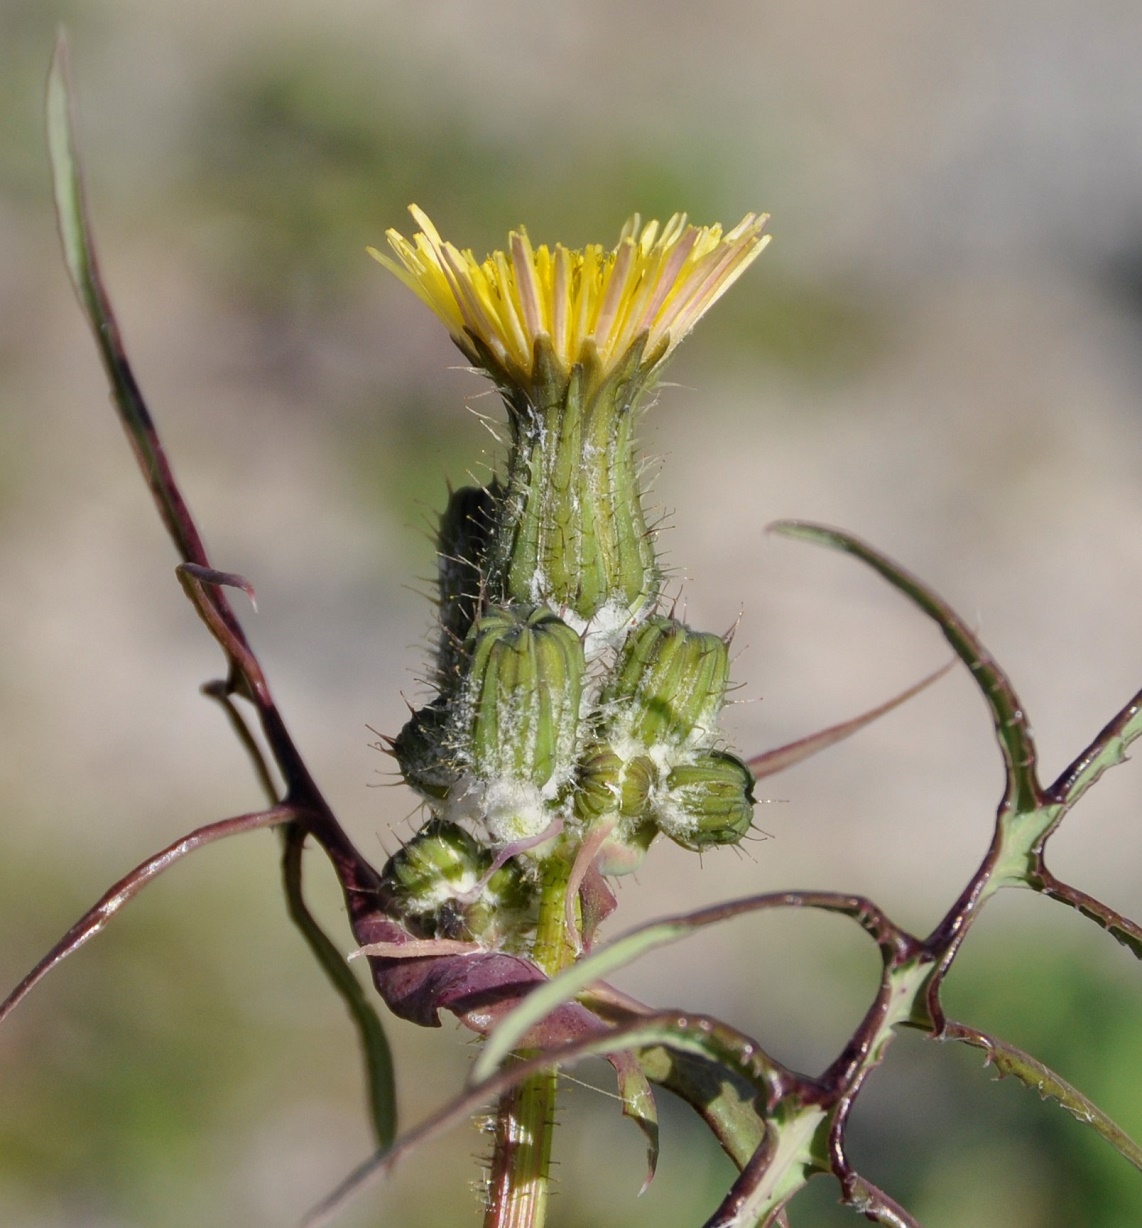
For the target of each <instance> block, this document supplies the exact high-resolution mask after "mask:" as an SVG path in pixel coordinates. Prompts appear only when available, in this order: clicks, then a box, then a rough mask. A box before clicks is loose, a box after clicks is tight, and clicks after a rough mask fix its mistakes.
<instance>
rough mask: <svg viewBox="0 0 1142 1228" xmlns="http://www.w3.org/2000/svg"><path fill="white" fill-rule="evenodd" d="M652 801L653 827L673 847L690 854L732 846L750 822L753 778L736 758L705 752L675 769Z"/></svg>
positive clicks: (751, 818) (747, 829)
mask: <svg viewBox="0 0 1142 1228" xmlns="http://www.w3.org/2000/svg"><path fill="white" fill-rule="evenodd" d="M657 802H658V804H657V805H656V807H655V818H656V820H657V822H658V826H659V828H660V829H661V831H662V832H663V834H664V835H667V836H669V837H670V839H671V840H673V841H674V842H675V844H680V845H681V846H682V847H683V848H685V849H690V850H692V851H693V852H701V851H702V850H703V849H705V848H709V847H710V846H711V845H717V844H737V843H738V841H739V840H741V838H742V837H743V836H744V835H745V834H746V832H747V831H749V827H750V823H751V822H752V821H753V803H754V797H753V776H752V775H751V773H750V770H749V768H748V767H746V765H745V764H744V763H743V762H742V761H741V760H740V759H738V758H737V757H736V756H734V755H731V754H727V753H726V752H725V751H709V752H708V753H706V754H702V755H699V756H697V757H696V758H695V759H694V760H693V762H691V763H685V764H680V765H679V766H678V767H676V768H674V769H673V771H671V772H670V774H669V775H668V776H667V778H666V793H665V795H661V796H659V798H658V799H657Z"/></svg>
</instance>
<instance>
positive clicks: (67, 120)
mask: <svg viewBox="0 0 1142 1228" xmlns="http://www.w3.org/2000/svg"><path fill="white" fill-rule="evenodd" d="M47 125H48V154H49V158H50V161H51V167H52V186H53V190H54V193H55V206H56V217H57V220H58V223H59V232H60V238H61V240H62V241H63V250H64V259H65V261H66V263H67V269H68V273H69V274H70V276H71V281H72V284H73V285H74V287H75V292H76V294H77V295H78V297H79V302H80V306H81V307H82V308H83V313H84V315H85V316H86V317H87V322H88V324H89V325H90V327H91V332H92V335H93V336H94V338H95V344H96V347H97V348H98V350H99V357H100V359H101V361H102V363H103V367H104V370H105V371H106V372H107V378H108V380H109V382H110V384H111V391H112V394H113V397H114V400H115V406H116V408H117V410H118V411H119V417H120V419H121V421H122V423H123V426H124V428H125V430H126V432H127V437H128V438H129V439H130V441H131V445H132V447H133V448H134V451H135V457H136V459H137V460H138V462H139V467H140V468H141V469H142V470H143V475H144V477H145V478H146V480H147V485H148V486H149V487H150V490H151V495H152V497H153V498H154V500H155V503H156V505H157V506H158V509H159V514H160V515H161V516H162V518H163V523H164V525H165V526H166V529H167V532H168V533H169V534H170V536H171V538H172V539H173V541H174V543H175V546H176V548H177V550H178V552H179V556H180V557H181V558H182V560H183V562H189V563H197V564H201V565H203V566H209V562H208V560H207V557H206V551H205V549H204V547H203V545H202V539H201V538H200V537H199V535H198V530H197V529H196V528H195V525H194V522H193V521H192V520H191V517H190V513H189V512H188V511H187V509H186V505H185V504H184V503H183V501H182V497H181V495H180V494H179V492H178V488H177V486H176V485H175V482H174V478H173V476H172V474H171V469H170V465H169V463H168V461H167V458H166V453H165V452H164V451H163V447H162V444H161V443H160V441H159V438H158V435H157V433H156V432H155V426H154V423H153V421H152V420H151V415H150V412H149V411H148V409H147V406H146V403H145V402H144V400H143V395H142V393H141V392H140V391H139V385H138V383H137V382H136V380H135V376H134V373H133V371H132V370H131V364H130V363H129V362H128V360H127V354H126V351H125V349H124V347H123V341H122V338H121V336H120V334H119V326H118V323H117V322H116V320H115V314H114V312H113V311H112V308H111V301H110V299H109V298H108V296H107V292H106V290H105V289H104V286H103V280H102V277H101V276H100V272H99V261H98V257H97V255H96V252H95V244H94V241H93V239H92V231H91V222H90V219H89V217H88V212H87V201H86V198H85V195H84V189H83V168H82V165H81V162H80V158H79V152H78V149H77V146H76V139H75V121H74V115H73V107H72V93H71V85H70V69H69V65H68V54H67V40H66V38H65V37H64V36H63V34H62V33H61V34H60V35H59V37H58V39H57V40H56V46H55V53H54V54H53V56H52V65H51V71H50V73H49V74H48V94H47ZM222 604H223V605H224V604H225V603H224V602H223V603H222ZM231 618H232V616H231Z"/></svg>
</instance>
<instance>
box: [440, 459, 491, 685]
mask: <svg viewBox="0 0 1142 1228" xmlns="http://www.w3.org/2000/svg"><path fill="white" fill-rule="evenodd" d="M501 493H502V492H501V491H500V488H499V485H498V483H495V482H493V483H492V485H491V486H488V487H482V486H463V487H461V488H460V489H459V490H455V491H453V492H452V494H451V496H450V497H449V499H448V507H447V509H446V510H445V512H444V515H443V516H442V517H441V518H440V529H439V532H438V533H437V537H436V573H437V589H438V591H439V595H440V596H439V606H440V639H439V642H438V644H437V661H436V683H437V686H439V687H440V689H441V691H443V692H445V693H447V692H448V691H449V690H450V689H452V688H454V687H455V685H456V682H457V680H458V677H459V674H460V668H461V664H462V662H463V644H464V638H465V637H466V636H467V634H468V632H469V630H471V627H472V623H473V622H475V620H476V615H477V613H478V612H479V608H480V603H481V601H482V600H483V598H484V593H485V585H486V581H485V577H486V569H487V554H488V545H489V540H490V538H491V534H492V529H493V526H494V523H495V517H496V508H497V505H498V499H499V497H500V494H501Z"/></svg>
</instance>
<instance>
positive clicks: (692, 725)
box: [601, 615, 729, 747]
mask: <svg viewBox="0 0 1142 1228" xmlns="http://www.w3.org/2000/svg"><path fill="white" fill-rule="evenodd" d="M728 682H729V651H728V649H727V648H726V644H725V641H724V640H723V639H722V638H721V637H720V636H717V635H714V634H712V633H710V632H705V631H692V630H691V629H690V628H689V627H687V626H686V625H685V623H680V622H677V621H676V620H675V619H672V618H664V617H662V616H660V615H656V616H654V617H652V618H648V619H647V620H646V621H645V622H644V623H643V624H642V625H641V626H640V627H636V628H635V630H634V631H632V632H631V633H630V635H629V636H627V639H626V641H625V643H624V644H623V647H622V651H621V653H620V654H619V659H618V662H617V664H616V667H615V672H614V674H613V675H612V677H611V679H610V681H609V682H608V683H607V685H606V687H605V688H604V689H603V693H602V696H601V702H602V704H603V705H605V706H606V708H607V709H609V714H608V715H609V726H610V728H611V729H613V730H614V731H615V733H616V734H618V735H620V736H622V737H626V738H630V739H632V740H634V741H635V742H637V743H639V744H640V745H642V746H645V747H654V746H667V747H684V746H698V745H701V744H702V743H703V742H708V741H709V740H710V739H711V738H712V737H713V736H714V732H715V724H716V721H717V717H718V713H719V711H721V708H722V704H723V703H724V702H725V697H726V686H727V684H728Z"/></svg>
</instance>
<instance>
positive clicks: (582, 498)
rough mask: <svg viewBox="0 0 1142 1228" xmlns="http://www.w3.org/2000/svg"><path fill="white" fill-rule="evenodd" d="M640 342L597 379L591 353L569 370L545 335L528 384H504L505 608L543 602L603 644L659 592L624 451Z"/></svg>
mask: <svg viewBox="0 0 1142 1228" xmlns="http://www.w3.org/2000/svg"><path fill="white" fill-rule="evenodd" d="M644 344H645V338H643V339H642V341H640V342H639V343H638V344H636V345H635V346H633V347H632V349H631V352H630V354H629V355H628V356H627V358H626V360H625V361H624V362H623V363H621V364H620V365H619V366H618V367H616V368H615V369H613V370H611V371H610V372H608V373H606V375H605V376H604V375H602V372H601V368H600V366H599V362H598V357H597V355H596V354H595V351H594V347H593V346H592V345H591V344H590V343H588V344H587V345H585V346H584V356H583V359H582V360H581V361H579V362H577V363H575V364H574V365H573V366H572V367H571V369H570V374H569V375H568V373H567V371H566V369H565V368H563V367H562V365H561V364H560V363H559V362H558V361H557V360H556V359H555V357H554V355H553V354H552V352H551V342H550V341H549V340H548V339H547V338H545V337H539V338H537V340H536V342H535V362H534V367H533V373H532V379H531V382H530V387H528V388H527V389H511V388H505V389H504V390H503V391H504V395H505V400H506V401H507V403H508V409H509V411H510V423H511V428H512V449H511V455H510V457H509V461H508V475H507V482H506V490H505V496H504V499H503V503H502V512H501V516H500V521H499V524H498V526H497V532H496V539H495V546H494V550H493V566H492V573H493V578H494V582H495V585H496V587H497V589H498V591H499V592H500V593H501V594H502V597H503V599H504V600H506V601H509V602H526V603H534V604H539V603H545V604H547V605H549V606H550V607H551V608H552V609H558V610H561V611H564V612H565V613H567V614H573V615H574V616H576V618H575V621H576V624H577V627H578V629H580V630H584V629H587V628H588V627H589V629H590V632H591V634H592V635H598V636H600V637H601V639H602V641H603V642H613V641H614V639H615V638H617V636H619V635H621V633H622V631H623V629H625V627H627V626H628V625H629V624H630V622H631V620H632V619H633V618H636V617H638V616H639V615H640V614H641V612H642V611H643V610H645V609H648V608H650V606H651V605H652V604H653V603H654V601H655V600H656V598H657V596H658V591H659V572H658V567H657V564H656V562H655V555H654V544H653V538H652V535H651V534H650V533H649V531H648V530H647V527H646V520H645V518H644V516H643V511H642V501H641V495H640V491H639V481H638V476H639V475H638V464H637V461H636V458H635V455H634V439H633V435H634V408H635V401H636V400H637V398H638V395H639V393H640V391H641V387H642V384H643V382H645V378H646V376H645V373H644V372H643V371H642V370H641V368H640V359H641V357H642V353H643V348H644Z"/></svg>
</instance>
